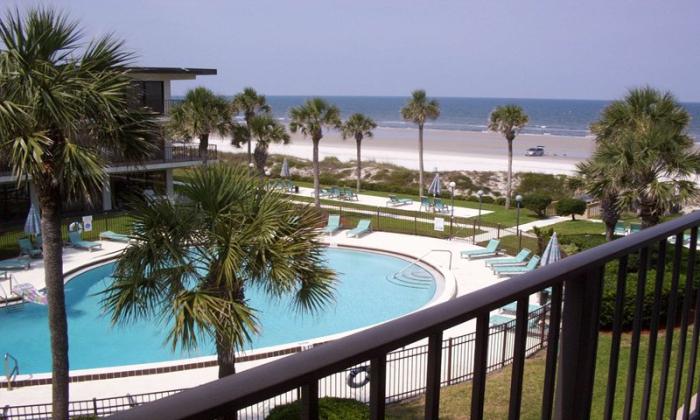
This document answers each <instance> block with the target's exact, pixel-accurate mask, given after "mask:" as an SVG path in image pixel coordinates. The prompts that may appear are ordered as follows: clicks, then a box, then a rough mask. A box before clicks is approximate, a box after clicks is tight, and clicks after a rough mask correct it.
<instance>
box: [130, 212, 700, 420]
mask: <svg viewBox="0 0 700 420" xmlns="http://www.w3.org/2000/svg"><path fill="white" fill-rule="evenodd" d="M698 225H700V212H699V213H693V214H690V215H687V216H683V217H680V218H678V219H675V220H673V221H670V222H667V223H664V224H662V225H659V226H655V227H652V228H649V229H646V230H643V231H642V232H640V233H636V234H634V235H630V236H628V237H625V238H622V239H618V240H615V241H612V242H609V243H606V244H604V245H601V246H598V247H596V248H592V249H589V250H587V251H584V252H581V253H579V254H576V255H573V256H570V257H567V258H565V259H563V260H561V261H559V262H557V263H554V264H551V265H548V266H545V267H542V268H540V269H538V270H536V271H533V272H530V273H526V274H522V275H520V276H519V277H518V278H517V280H516V279H514V280H511V281H504V282H500V283H496V284H494V285H492V286H489V287H486V288H483V289H480V290H477V291H474V292H472V293H469V294H468V295H464V296H461V297H459V298H456V299H454V300H451V301H449V302H446V303H443V304H440V305H437V306H434V307H431V308H428V309H425V310H423V311H419V312H416V313H413V314H410V315H407V316H405V317H402V318H399V319H396V320H393V321H391V322H388V323H385V324H382V325H379V326H376V327H374V328H371V329H368V330H365V331H362V332H359V333H357V334H354V335H351V336H348V337H345V338H342V339H339V340H337V341H334V342H331V343H328V344H324V345H322V346H320V347H317V348H314V349H311V350H309V351H305V352H302V353H298V354H295V355H291V356H288V357H286V358H283V359H280V360H277V361H274V362H271V363H268V364H265V365H262V366H259V367H256V368H254V369H250V370H247V371H243V372H241V373H237V374H236V375H232V376H230V377H226V378H223V379H220V380H217V381H214V382H211V383H207V384H204V385H201V386H198V387H196V388H193V389H190V390H187V391H183V392H181V393H179V394H176V395H174V396H171V397H166V398H164V399H162V400H159V401H155V402H153V403H150V404H146V405H143V406H140V407H137V408H135V409H132V410H129V411H125V412H122V413H119V414H117V415H116V417H117V418H123V419H136V418H139V419H140V418H159V419H168V418H213V417H217V416H222V415H230V414H231V413H233V412H236V411H241V410H245V409H246V408H247V407H249V406H252V405H255V404H258V403H260V402H262V401H266V400H268V399H270V398H274V397H276V396H278V395H281V394H285V393H288V392H292V391H294V390H296V389H297V388H301V395H300V402H301V408H302V417H303V418H306V419H316V418H318V413H319V411H318V404H319V397H320V396H321V395H322V394H320V391H323V390H322V389H321V388H320V387H319V380H321V379H322V378H325V377H327V376H329V375H333V374H335V373H337V372H340V371H343V370H345V369H347V368H349V367H352V366H355V365H358V364H362V363H369V366H370V368H369V371H370V378H371V380H370V384H369V397H368V400H369V401H368V402H369V410H370V414H371V417H372V418H375V419H380V418H383V417H384V415H385V410H386V404H387V387H388V384H389V381H390V378H389V377H388V373H387V372H388V371H387V355H388V354H389V353H390V352H392V351H394V350H396V349H399V348H402V347H404V346H408V345H411V344H412V343H415V342H416V341H419V340H424V339H427V349H428V350H427V352H428V354H427V359H426V363H425V392H424V394H425V412H424V416H425V418H431V419H432V418H438V414H439V410H440V391H441V385H442V379H441V378H442V377H443V375H442V373H443V370H442V366H443V363H442V360H443V352H442V342H443V332H444V331H445V330H446V329H448V328H451V327H455V326H457V325H460V324H463V323H466V322H468V321H475V322H476V330H475V333H474V334H475V341H474V346H473V352H472V357H473V359H472V360H473V377H472V387H471V402H470V412H471V418H472V419H481V418H484V409H485V386H486V374H487V372H488V355H489V331H490V329H489V314H490V312H491V311H492V310H495V309H497V308H500V307H502V306H504V305H506V304H509V303H511V302H517V310H516V321H515V332H514V335H513V361H512V371H511V381H510V388H509V389H510V391H509V392H510V395H509V396H510V398H509V402H508V412H509V416H508V417H509V418H511V419H516V418H519V417H520V411H521V408H522V395H523V375H524V366H525V358H526V356H527V337H528V334H527V331H528V316H527V314H528V305H529V299H530V296H531V295H532V294H534V293H538V292H542V291H544V290H545V289H550V290H551V305H552V306H551V315H550V319H549V328H548V330H547V355H546V360H545V368H544V373H543V375H542V377H541V378H538V379H539V380H541V383H542V395H541V400H540V402H539V405H540V407H541V409H540V410H541V418H543V419H550V418H552V417H554V418H556V419H587V418H591V417H599V418H604V419H611V418H624V419H630V418H633V417H634V418H649V417H650V416H653V417H655V418H676V417H675V416H676V411H677V410H678V409H679V408H682V412H681V418H697V417H698V412H699V410H698V409H699V407H698V405H699V404H700V399H696V401H693V402H692V405H691V398H692V397H693V395H695V394H696V393H697V380H696V371H695V369H696V364H697V356H698V338H699V334H700V330H699V329H698V326H699V325H700V319H698V318H699V317H700V310H696V308H698V309H700V302H698V300H699V299H700V293H698V284H697V281H696V280H695V277H694V275H695V266H696V250H697V233H698ZM687 230H689V231H690V237H689V238H688V240H687V241H686V238H685V237H684V233H685V231H687ZM669 238H673V239H675V243H674V245H672V246H669V247H668V249H667V246H666V244H667V241H668V240H669ZM667 254H668V256H667ZM667 258H669V260H670V261H672V264H671V265H672V269H671V270H670V271H669V270H665V269H659V268H662V267H665V266H666V262H667V261H666V259H667ZM606 266H608V269H610V267H613V269H614V275H612V276H610V275H607V274H606ZM654 268H656V270H654ZM654 272H655V275H653V276H651V275H649V274H652V273H654ZM652 278H653V279H652ZM667 279H670V286H669V287H670V291H669V293H668V295H667V296H668V298H667V299H664V300H663V301H662V299H660V296H661V292H660V290H661V289H662V288H663V287H664V285H665V284H666V283H665V281H666V280H667ZM681 280H682V281H681ZM634 281H636V287H634V291H633V296H634V297H633V299H627V298H626V296H627V294H626V293H620V294H618V295H617V296H615V297H614V298H613V303H612V305H613V306H614V314H615V315H614V320H613V328H612V344H611V347H610V360H609V364H608V365H607V372H599V374H602V375H604V376H605V377H607V380H608V382H607V386H604V387H605V403H604V405H603V408H602V409H601V410H600V411H601V412H599V413H598V412H596V413H593V412H592V411H591V410H592V408H591V407H592V405H591V402H592V399H593V393H594V378H595V375H596V373H595V372H596V369H595V368H596V362H597V349H598V336H599V318H600V313H601V302H602V300H603V298H602V291H603V287H604V286H606V287H609V286H610V284H608V283H610V282H612V284H613V285H614V286H615V287H617V290H618V291H622V292H624V291H626V290H627V285H628V284H632V283H633V282H634ZM604 283H605V284H604ZM647 288H651V289H652V290H654V293H653V296H654V299H653V300H654V302H653V305H652V314H651V316H648V314H644V313H643V311H642V307H643V306H644V304H645V298H646V294H645V292H646V290H647ZM562 303H564V304H563V309H562ZM607 304H610V301H609V300H607V301H606V305H607ZM630 306H631V307H632V309H633V313H634V316H633V325H632V334H631V343H630V352H629V354H626V355H625V357H624V358H623V357H622V356H621V352H620V348H621V334H622V330H623V325H624V320H623V319H622V316H623V313H625V310H626V309H630V308H629V307H630ZM662 306H663V308H664V309H666V311H665V312H666V314H667V315H666V317H665V319H664V320H663V321H664V325H666V326H667V331H666V334H665V338H664V340H663V344H662V343H661V342H660V341H658V340H657V338H658V336H659V328H660V323H659V322H658V318H659V314H660V310H661V309H662ZM645 319H649V320H650V321H645ZM560 321H561V326H560ZM691 325H692V332H691V331H690V330H691ZM674 326H677V332H674V331H676V330H675V329H674V328H673V327H674ZM642 329H645V330H646V331H647V333H646V335H648V338H649V339H648V340H646V341H647V343H648V344H647V345H646V346H645V347H646V348H645V349H644V352H640V350H642V349H641V346H642V340H641V334H642ZM674 334H678V340H675V341H674V340H673V335H674ZM689 334H690V335H689ZM691 337H692V338H691ZM644 353H646V360H640V354H644ZM657 353H659V354H661V360H662V362H661V368H660V369H658V371H657V370H656V369H655V365H654V363H653V362H651V363H650V361H653V360H655V358H656V356H657ZM672 362H673V363H672ZM621 363H625V364H626V365H627V366H626V370H625V369H620V364H621ZM674 364H675V369H672V368H671V366H672V365H674ZM638 375H639V379H640V380H641V378H642V377H643V378H644V380H643V385H642V386H638V387H635V384H636V383H637V379H638ZM619 377H624V378H625V380H626V386H625V387H619V386H616V383H617V381H618V379H620V378H619ZM657 383H659V385H658V386H656V384H657ZM598 391H600V390H598ZM618 397H620V399H621V400H622V401H623V402H622V403H619V402H616V400H618ZM652 401H653V402H655V404H656V405H655V408H654V412H651V410H650V405H651V402H652Z"/></svg>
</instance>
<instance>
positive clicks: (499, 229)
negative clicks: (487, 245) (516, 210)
mask: <svg viewBox="0 0 700 420" xmlns="http://www.w3.org/2000/svg"><path fill="white" fill-rule="evenodd" d="M496 227H497V229H498V230H497V232H496V239H501V224H500V223H499V224H498V225H496Z"/></svg>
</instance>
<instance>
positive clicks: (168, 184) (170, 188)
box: [165, 169, 175, 201]
mask: <svg viewBox="0 0 700 420" xmlns="http://www.w3.org/2000/svg"><path fill="white" fill-rule="evenodd" d="M165 194H166V195H167V196H168V200H170V201H173V200H174V199H175V186H174V185H173V170H172V169H166V170H165Z"/></svg>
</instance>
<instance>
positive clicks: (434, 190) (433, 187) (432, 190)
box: [428, 174, 440, 197]
mask: <svg viewBox="0 0 700 420" xmlns="http://www.w3.org/2000/svg"><path fill="white" fill-rule="evenodd" d="M428 194H432V195H433V197H435V196H436V195H440V174H435V178H433V182H431V183H430V187H428Z"/></svg>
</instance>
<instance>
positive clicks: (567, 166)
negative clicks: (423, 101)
mask: <svg viewBox="0 0 700 420" xmlns="http://www.w3.org/2000/svg"><path fill="white" fill-rule="evenodd" d="M210 143H211V144H216V145H217V147H218V149H219V150H220V151H225V152H234V153H235V152H240V153H243V152H246V150H247V149H246V148H245V147H244V148H241V149H236V148H235V147H233V146H231V144H230V141H229V139H222V138H216V137H212V138H211V139H210ZM537 145H542V146H545V156H543V157H526V156H525V151H526V150H527V149H528V148H530V147H534V146H537ZM593 148H594V142H593V139H591V138H586V137H564V136H553V135H525V134H523V135H519V136H518V137H517V138H516V139H515V141H514V146H513V170H514V171H515V172H541V173H552V174H571V173H573V172H574V170H575V166H576V163H578V162H580V161H582V160H585V159H586V158H588V157H589V156H590V155H591V153H592V151H593ZM417 150H418V130H417V129H400V128H377V129H376V130H375V131H374V137H373V138H371V139H365V140H363V142H362V160H363V161H371V160H374V161H376V162H388V163H394V164H397V165H401V166H404V167H407V168H410V169H418V152H417ZM270 153H272V154H284V155H289V156H295V157H299V158H305V159H310V158H311V140H310V139H308V138H304V137H303V136H301V135H300V134H293V135H292V141H291V143H290V144H288V145H278V144H273V145H271V147H270ZM327 156H335V157H337V158H338V159H340V160H342V161H349V160H354V159H355V157H356V147H355V140H354V139H347V140H345V141H344V140H342V138H341V137H340V135H339V133H337V132H335V131H329V132H327V133H326V134H325V136H324V137H323V139H322V140H321V147H320V157H321V159H323V158H325V157H327ZM424 160H425V164H424V167H425V170H426V171H433V170H434V169H435V168H437V169H438V170H441V171H456V170H471V171H505V170H506V165H507V143H506V140H505V139H504V138H503V136H501V135H500V134H496V133H479V132H469V131H450V130H425V135H424Z"/></svg>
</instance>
